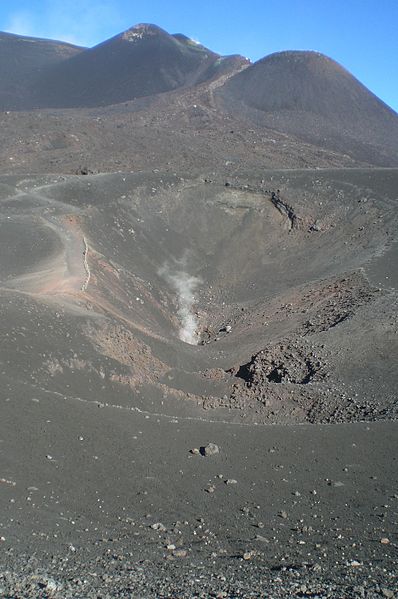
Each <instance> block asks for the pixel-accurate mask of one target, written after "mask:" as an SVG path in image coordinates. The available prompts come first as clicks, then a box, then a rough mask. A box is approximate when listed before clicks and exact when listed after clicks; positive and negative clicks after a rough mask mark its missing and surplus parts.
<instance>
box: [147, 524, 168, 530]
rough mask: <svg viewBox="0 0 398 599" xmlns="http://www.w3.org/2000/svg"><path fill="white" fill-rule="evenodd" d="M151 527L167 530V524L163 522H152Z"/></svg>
mask: <svg viewBox="0 0 398 599" xmlns="http://www.w3.org/2000/svg"><path fill="white" fill-rule="evenodd" d="M151 528H152V529H153V530H159V531H160V532H165V531H166V530H167V529H166V527H165V525H164V524H162V523H161V522H155V523H154V524H151Z"/></svg>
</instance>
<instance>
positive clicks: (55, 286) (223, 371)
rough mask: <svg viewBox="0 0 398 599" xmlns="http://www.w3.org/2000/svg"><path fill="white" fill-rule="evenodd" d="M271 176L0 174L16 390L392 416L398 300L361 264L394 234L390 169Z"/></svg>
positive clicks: (179, 410) (241, 410)
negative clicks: (225, 182)
mask: <svg viewBox="0 0 398 599" xmlns="http://www.w3.org/2000/svg"><path fill="white" fill-rule="evenodd" d="M262 174H263V180H262V182H261V183H260V181H259V183H258V184H257V185H256V186H253V185H251V186H250V185H247V184H242V185H241V186H236V187H231V186H227V187H225V186H220V185H213V184H206V183H203V182H201V181H198V180H190V179H181V178H179V177H176V176H173V175H168V174H163V175H160V174H148V173H142V174H136V175H134V174H130V175H128V174H119V175H99V176H96V177H80V178H78V177H70V178H67V179H66V180H62V178H61V179H60V180H57V181H53V180H51V179H42V180H40V179H39V178H36V179H35V178H33V179H25V180H23V179H22V180H18V179H13V178H8V179H3V187H2V197H3V199H2V206H3V218H2V238H3V239H5V240H6V241H7V244H11V248H10V252H11V254H12V255H13V256H14V258H13V261H12V262H11V263H10V264H8V263H7V265H6V264H4V265H3V268H2V271H1V274H2V313H3V319H2V322H3V326H6V327H7V328H8V326H9V323H10V322H13V323H15V326H14V328H13V332H12V334H11V335H10V334H9V333H7V337H8V342H7V355H4V362H5V364H6V369H5V371H4V376H5V379H4V380H5V385H6V388H7V389H9V390H10V392H11V389H12V387H13V385H14V383H15V382H16V381H18V384H20V383H23V384H28V385H29V386H31V387H32V389H34V388H35V387H37V388H40V389H46V390H48V391H54V392H56V393H58V394H59V395H60V396H61V397H65V399H66V398H67V397H79V398H81V399H82V401H83V400H84V401H88V402H98V403H99V404H115V405H120V406H122V407H123V409H128V410H136V409H139V410H143V411H145V412H149V413H162V414H165V415H168V416H169V417H173V416H179V417H185V416H189V417H198V418H199V417H200V418H203V417H204V416H203V411H202V408H203V407H204V408H209V409H210V408H211V409H212V411H211V415H210V416H209V417H210V418H211V419H216V420H228V421H230V420H238V421H247V422H253V421H255V422H259V423H261V422H303V421H311V422H337V421H342V420H343V421H344V420H358V419H371V420H372V419H384V418H386V417H394V416H396V409H397V404H396V395H395V389H396V383H397V381H396V373H395V374H394V372H393V371H391V370H389V369H390V366H389V365H390V364H391V363H392V361H391V358H390V359H389V360H385V353H386V352H387V353H388V354H389V355H390V356H392V355H396V351H397V347H396V339H395V338H394V336H393V335H392V336H390V334H389V333H388V331H390V330H392V327H393V326H394V324H393V321H394V318H396V315H395V312H394V305H395V303H396V297H395V295H394V293H393V292H387V291H386V292H384V293H380V292H378V291H377V289H375V287H374V286H373V285H372V284H371V283H370V282H369V281H368V280H367V278H366V276H365V274H364V272H363V271H362V268H363V267H364V266H365V267H366V264H367V262H368V261H371V260H372V259H373V258H374V257H375V256H377V255H378V254H380V253H381V252H382V251H384V249H385V248H386V246H387V244H388V243H389V242H390V241H392V240H393V239H394V237H393V225H394V222H395V221H394V218H396V213H395V210H396V200H395V199H394V198H395V196H394V193H395V189H396V184H397V180H396V177H397V175H396V172H395V171H393V170H391V171H384V170H383V171H366V170H365V171H352V172H351V173H349V175H345V174H344V173H342V172H338V171H325V172H323V173H322V172H318V171H307V172H305V171H296V172H288V171H285V172H284V171H271V172H267V173H262ZM251 179H252V180H253V177H251ZM13 188H14V191H13ZM394 214H395V216H394ZM32 227H33V228H32ZM10 228H11V229H10ZM10 230H11V232H10ZM16 231H17V232H18V231H19V234H18V235H16V234H15V232H16ZM25 231H26V234H25ZM27 253H28V255H29V256H30V262H28V263H27V262H26V261H25V255H26V254H27ZM32 256H33V257H34V259H33V258H32ZM374 312H377V313H378V315H379V319H378V322H377V323H374V324H372V322H371V321H372V319H371V315H372V314H373V313H374ZM27 319H28V320H27ZM365 323H366V324H365ZM383 331H386V332H385V333H384V332H383ZM4 334H6V333H5V331H4ZM21 336H22V337H21ZM22 338H23V339H24V343H23V344H21V339H22ZM26 347H29V348H30V349H29V352H28V354H26ZM353 348H355V351H356V354H353V353H352V352H353ZM347 356H350V361H349V362H347ZM364 370H366V372H367V377H366V378H365V377H364V376H363V371H364ZM360 373H362V374H361V376H359V374H360ZM381 389H383V392H382V393H381V392H380V391H381ZM358 395H359V396H360V398H361V399H360V401H359V402H358V401H357V400H356V397H357V396H358Z"/></svg>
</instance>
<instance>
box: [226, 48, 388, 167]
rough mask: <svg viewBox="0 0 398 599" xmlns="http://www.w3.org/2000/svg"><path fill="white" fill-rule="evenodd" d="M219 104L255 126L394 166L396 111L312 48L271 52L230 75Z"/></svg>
mask: <svg viewBox="0 0 398 599" xmlns="http://www.w3.org/2000/svg"><path fill="white" fill-rule="evenodd" d="M217 94H218V98H219V100H220V102H221V105H222V106H223V107H225V108H227V109H228V110H232V111H233V112H235V113H236V112H238V113H239V114H240V115H244V116H245V117H247V118H249V119H250V120H251V121H255V122H256V123H257V124H261V125H265V126H268V127H272V128H273V129H276V130H279V131H282V132H286V133H289V134H294V135H296V136H298V137H299V138H301V139H303V140H305V141H308V142H311V143H317V144H318V145H321V146H323V147H328V148H331V149H334V150H336V151H339V152H347V153H348V154H350V155H353V156H355V157H356V158H357V159H359V160H364V161H370V162H372V163H374V164H379V165H382V166H393V165H398V115H397V114H396V113H395V112H394V111H393V110H391V109H390V108H389V107H388V106H387V105H386V104H384V103H383V102H382V101H381V100H379V99H378V98H377V97H376V96H375V95H374V94H372V93H371V92H370V91H369V90H368V89H367V88H366V87H364V86H363V85H362V84H361V83H360V82H359V81H358V80H357V79H355V78H354V77H353V76H352V75H351V74H350V73H349V72H348V71H346V70H345V69H344V68H343V67H341V66H340V65H339V64H338V63H336V62H335V61H333V60H331V59H330V58H328V57H326V56H324V55H322V54H319V53H317V52H304V51H301V52H298V51H297V52H295V51H290V52H280V53H276V54H272V55H270V56H267V57H265V58H263V59H262V60H259V61H258V62H256V63H254V64H253V65H251V66H249V67H248V68H247V69H245V70H244V71H242V72H240V73H238V74H236V75H234V76H233V77H232V78H231V79H230V80H228V81H227V82H226V84H225V85H224V86H223V88H221V89H220V90H219V91H218V92H217Z"/></svg>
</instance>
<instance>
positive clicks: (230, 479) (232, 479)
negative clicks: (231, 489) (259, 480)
mask: <svg viewBox="0 0 398 599" xmlns="http://www.w3.org/2000/svg"><path fill="white" fill-rule="evenodd" d="M225 484H226V485H237V484H238V481H237V480H235V479H234V478H227V480H226V481H225Z"/></svg>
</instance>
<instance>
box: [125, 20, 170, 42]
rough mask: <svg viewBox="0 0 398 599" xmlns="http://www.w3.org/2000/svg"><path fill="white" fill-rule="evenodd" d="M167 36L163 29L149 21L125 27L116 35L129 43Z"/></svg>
mask: <svg viewBox="0 0 398 599" xmlns="http://www.w3.org/2000/svg"><path fill="white" fill-rule="evenodd" d="M163 35H164V36H167V35H168V34H167V33H166V31H164V29H161V28H160V27H158V26H157V25H152V24H151V23H138V24H137V25H134V26H133V27H130V29H127V30H126V31H124V32H123V33H121V34H120V35H119V36H118V37H119V38H120V39H122V40H125V41H127V42H130V43H133V44H134V43H137V42H139V41H141V40H143V39H145V38H150V37H157V36H163Z"/></svg>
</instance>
